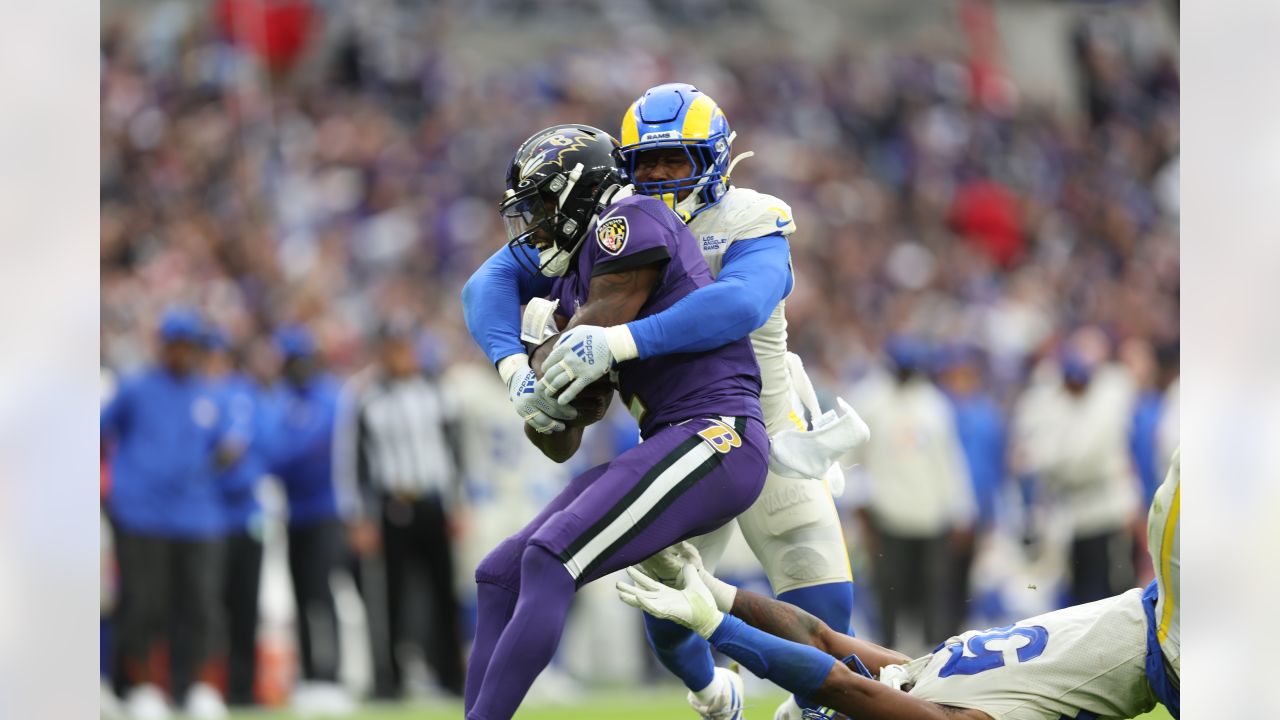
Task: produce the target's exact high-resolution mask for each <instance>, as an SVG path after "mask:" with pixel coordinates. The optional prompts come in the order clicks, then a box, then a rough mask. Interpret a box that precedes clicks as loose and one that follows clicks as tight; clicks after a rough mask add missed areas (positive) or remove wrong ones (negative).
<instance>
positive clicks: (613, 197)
mask: <svg viewBox="0 0 1280 720" xmlns="http://www.w3.org/2000/svg"><path fill="white" fill-rule="evenodd" d="M635 194H636V188H635V186H634V185H610V186H609V187H607V188H605V190H604V192H602V193H600V201H599V202H597V203H596V214H597V215H599V214H600V213H601V212H602V211H603V210H604V209H605V208H607V207H609V206H610V205H612V204H614V203H616V202H618V201H619V200H624V199H626V198H629V197H631V196H632V195H635Z"/></svg>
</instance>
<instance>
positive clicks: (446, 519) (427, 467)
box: [337, 323, 463, 696]
mask: <svg viewBox="0 0 1280 720" xmlns="http://www.w3.org/2000/svg"><path fill="white" fill-rule="evenodd" d="M415 337H416V329H415V328H414V327H413V326H412V325H411V324H407V323H399V324H391V325H387V326H385V327H384V328H383V329H382V330H381V331H380V333H379V357H378V361H377V363H376V364H375V365H374V366H373V367H371V368H369V369H367V370H365V371H363V372H362V373H360V374H358V375H357V376H355V377H354V378H352V380H351V383H350V385H349V386H348V389H347V392H345V393H344V395H345V396H346V398H345V400H346V402H348V403H349V404H348V405H347V409H348V412H349V413H350V415H348V418H349V421H348V422H347V423H346V427H347V433H346V434H347V437H345V438H341V439H340V441H339V442H338V444H337V445H338V449H337V451H338V452H339V453H340V454H342V455H345V456H346V457H344V458H339V462H340V467H342V468H343V473H342V474H343V475H345V476H346V483H345V484H346V486H347V487H346V490H347V491H348V492H347V493H345V494H346V496H347V499H349V500H351V501H352V505H353V507H351V508H348V513H349V514H353V515H354V516H355V522H354V523H353V527H352V530H353V532H352V533H351V537H352V544H353V545H354V546H355V549H356V550H357V552H358V553H360V554H363V555H366V556H367V555H368V554H369V553H371V552H373V551H375V549H376V548H377V546H378V544H379V543H378V535H380V536H381V538H380V540H381V546H382V550H383V560H384V561H385V567H386V606H385V607H386V614H387V615H386V620H387V627H388V630H389V633H388V634H389V637H390V640H389V644H390V647H389V648H378V647H377V645H380V644H382V643H379V642H375V653H379V652H383V653H385V652H386V650H388V649H389V650H390V668H389V669H390V675H391V677H390V678H386V679H382V678H380V680H381V682H379V685H382V686H383V687H382V688H380V691H379V694H380V695H392V696H394V695H398V694H400V693H401V692H402V690H403V685H404V679H405V678H404V673H403V671H404V662H403V660H404V658H405V657H406V655H405V652H406V651H409V652H412V650H411V648H412V646H414V645H416V646H417V647H419V648H421V649H422V652H423V655H424V656H425V658H424V659H425V660H426V661H427V663H428V664H429V665H430V666H431V667H432V669H433V670H434V671H435V673H436V677H437V679H438V680H439V682H440V685H441V686H442V687H443V689H444V690H445V691H447V692H449V693H451V694H455V695H457V696H461V695H462V675H463V670H462V643H461V636H460V632H459V618H458V600H457V596H456V594H455V593H454V589H453V548H452V542H451V539H450V534H451V533H450V525H451V516H450V511H451V508H452V507H453V504H454V501H455V500H456V499H457V497H458V495H459V494H460V493H459V490H460V487H461V478H462V472H461V467H460V460H459V457H460V455H459V451H458V443H457V439H456V433H455V424H454V419H455V417H456V413H455V411H454V408H453V403H452V401H451V399H450V397H449V394H448V393H447V392H446V391H445V388H444V387H443V386H442V385H441V384H440V382H439V381H438V379H437V378H436V377H434V376H433V375H430V374H428V373H427V372H425V371H424V370H423V368H422V365H421V363H419V361H418V358H417V353H416V352H415V347H414V345H415V343H414V340H415ZM415 574H420V575H421V576H422V577H423V578H425V581H426V582H425V586H426V590H427V593H428V594H429V598H411V597H409V594H410V593H412V592H413V590H415V589H417V588H420V587H422V583H421V582H414V581H412V580H410V578H411V577H413V575H415ZM424 600H426V602H424ZM366 602H369V603H371V604H376V603H375V602H374V601H373V599H372V598H371V597H370V596H369V595H368V594H367V595H366ZM424 607H425V608H428V609H429V617H426V618H422V617H418V618H411V617H408V616H407V614H408V613H410V612H421V611H422V609H423V608H424ZM371 610H373V611H374V612H376V608H371ZM384 657H385V656H384ZM380 664H383V665H384V666H385V662H384V663H380ZM380 674H385V673H380ZM388 681H389V685H390V686H389V687H387V684H388Z"/></svg>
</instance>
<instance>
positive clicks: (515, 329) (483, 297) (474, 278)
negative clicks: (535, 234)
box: [462, 246, 551, 365]
mask: <svg viewBox="0 0 1280 720" xmlns="http://www.w3.org/2000/svg"><path fill="white" fill-rule="evenodd" d="M514 252H524V253H525V256H526V257H527V258H528V259H529V260H530V261H531V262H532V264H533V265H534V266H535V267H536V266H537V264H538V262H537V256H536V255H535V254H534V253H533V252H532V251H531V250H530V251H526V250H523V249H522V250H516V251H514ZM550 292H551V278H548V277H544V276H543V275H541V274H537V273H531V272H529V269H528V268H526V267H521V265H520V261H518V260H517V259H516V257H515V255H514V254H513V251H511V250H508V249H507V248H506V247H505V246H504V247H502V248H499V249H498V251H497V252H495V253H494V254H493V255H491V256H489V259H488V260H485V261H484V264H483V265H481V266H480V267H479V268H478V269H476V271H475V272H474V273H472V274H471V277H470V278H469V279H468V280H467V284H466V285H463V286H462V315H463V318H464V319H465V320H466V322H467V331H468V332H470V333H471V337H472V339H474V340H475V341H476V344H477V345H479V346H480V349H481V350H483V351H484V354H485V355H487V356H488V357H489V361H490V362H492V363H494V364H495V365H496V364H497V363H498V361H499V360H501V359H502V358H504V357H507V356H510V355H520V354H523V353H524V352H525V349H524V345H523V344H521V342H520V306H521V305H523V304H524V303H526V302H528V301H529V300H530V299H531V298H535V297H541V296H544V295H546V294H548V293H550Z"/></svg>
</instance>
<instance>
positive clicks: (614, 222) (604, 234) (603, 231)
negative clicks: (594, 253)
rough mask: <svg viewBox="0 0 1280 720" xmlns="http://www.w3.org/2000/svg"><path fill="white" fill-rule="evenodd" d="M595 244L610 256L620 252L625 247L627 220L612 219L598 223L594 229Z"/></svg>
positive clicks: (621, 218)
mask: <svg viewBox="0 0 1280 720" xmlns="http://www.w3.org/2000/svg"><path fill="white" fill-rule="evenodd" d="M596 242H598V243H600V249H602V250H604V251H605V252H607V253H609V254H610V255H617V254H618V253H620V252H622V248H624V247H626V246H627V219H626V218H625V217H613V218H609V219H608V220H605V221H604V222H602V223H600V227H597V228H596Z"/></svg>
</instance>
